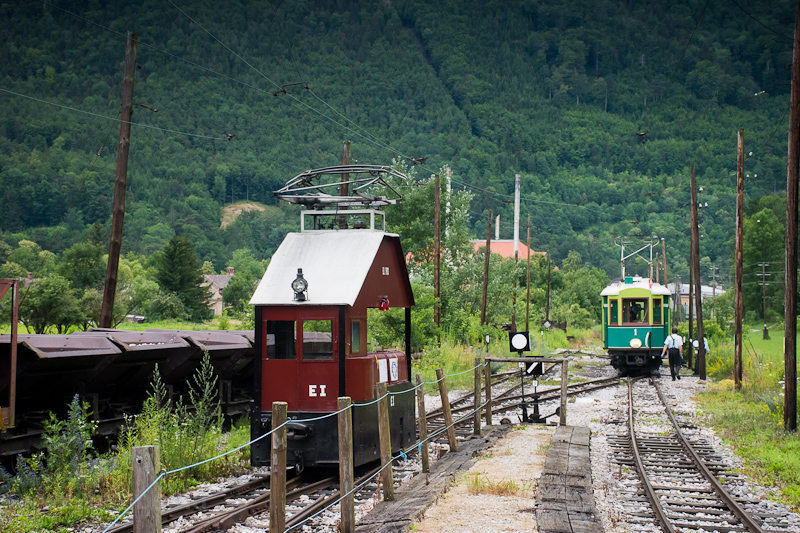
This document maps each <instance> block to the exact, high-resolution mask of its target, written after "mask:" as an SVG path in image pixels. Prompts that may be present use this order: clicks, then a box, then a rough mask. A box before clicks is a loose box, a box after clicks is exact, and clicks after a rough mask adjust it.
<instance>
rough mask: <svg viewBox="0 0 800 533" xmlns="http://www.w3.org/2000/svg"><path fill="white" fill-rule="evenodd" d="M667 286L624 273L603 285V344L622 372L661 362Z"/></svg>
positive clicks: (648, 369)
mask: <svg viewBox="0 0 800 533" xmlns="http://www.w3.org/2000/svg"><path fill="white" fill-rule="evenodd" d="M671 294H672V293H670V291H669V289H668V288H666V287H665V286H663V285H661V284H659V283H655V282H653V280H652V279H650V278H640V277H638V276H636V277H632V276H626V277H625V278H624V279H621V280H619V281H615V282H613V283H611V284H610V285H609V286H608V287H606V288H605V289H603V292H601V293H600V295H601V296H602V297H603V347H604V348H605V349H606V350H608V355H609V356H610V358H611V365H612V366H613V367H614V368H616V369H617V370H619V371H620V373H622V374H631V373H649V372H652V371H653V370H656V369H658V368H659V367H660V366H661V350H662V348H663V346H664V340H665V339H666V338H667V336H668V335H669V297H670V295H671Z"/></svg>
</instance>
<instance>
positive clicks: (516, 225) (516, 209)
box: [511, 174, 520, 331]
mask: <svg viewBox="0 0 800 533" xmlns="http://www.w3.org/2000/svg"><path fill="white" fill-rule="evenodd" d="M519 194H520V193H519V174H515V176H514V291H513V293H512V295H511V331H516V330H517V263H518V262H519Z"/></svg>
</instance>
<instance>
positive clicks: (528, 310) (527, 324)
mask: <svg viewBox="0 0 800 533" xmlns="http://www.w3.org/2000/svg"><path fill="white" fill-rule="evenodd" d="M525 288H526V289H527V291H528V293H527V296H526V297H525V331H530V330H531V328H530V325H531V214H530V213H528V273H527V281H526V282H525Z"/></svg>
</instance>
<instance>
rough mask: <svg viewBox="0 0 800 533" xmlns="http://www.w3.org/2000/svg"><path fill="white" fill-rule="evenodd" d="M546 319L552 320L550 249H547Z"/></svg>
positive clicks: (546, 320) (547, 320)
mask: <svg viewBox="0 0 800 533" xmlns="http://www.w3.org/2000/svg"><path fill="white" fill-rule="evenodd" d="M544 321H545V322H550V251H549V250H548V251H547V295H546V297H545V304H544Z"/></svg>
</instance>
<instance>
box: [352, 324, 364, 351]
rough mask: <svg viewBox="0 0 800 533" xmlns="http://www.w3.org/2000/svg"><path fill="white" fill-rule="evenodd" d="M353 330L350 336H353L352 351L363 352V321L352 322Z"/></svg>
mask: <svg viewBox="0 0 800 533" xmlns="http://www.w3.org/2000/svg"><path fill="white" fill-rule="evenodd" d="M350 326H351V331H350V338H351V341H350V342H351V343H352V344H351V348H350V353H354V354H356V353H360V352H361V321H359V320H353V321H352V322H351V324H350Z"/></svg>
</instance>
